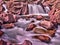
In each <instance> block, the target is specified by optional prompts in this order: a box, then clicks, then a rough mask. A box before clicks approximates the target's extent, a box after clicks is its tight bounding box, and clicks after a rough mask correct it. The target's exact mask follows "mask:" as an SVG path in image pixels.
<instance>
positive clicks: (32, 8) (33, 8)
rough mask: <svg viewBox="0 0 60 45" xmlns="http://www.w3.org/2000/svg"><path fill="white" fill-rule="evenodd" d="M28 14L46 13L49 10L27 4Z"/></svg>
mask: <svg viewBox="0 0 60 45" xmlns="http://www.w3.org/2000/svg"><path fill="white" fill-rule="evenodd" d="M28 8H29V14H40V13H43V14H45V13H48V11H49V10H50V9H49V7H44V8H43V6H42V5H37V4H28Z"/></svg>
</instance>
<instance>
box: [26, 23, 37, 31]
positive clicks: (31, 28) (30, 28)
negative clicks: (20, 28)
mask: <svg viewBox="0 0 60 45" xmlns="http://www.w3.org/2000/svg"><path fill="white" fill-rule="evenodd" d="M35 27H36V25H35V24H33V23H31V24H29V25H28V27H27V29H26V30H27V31H30V30H33V28H35Z"/></svg>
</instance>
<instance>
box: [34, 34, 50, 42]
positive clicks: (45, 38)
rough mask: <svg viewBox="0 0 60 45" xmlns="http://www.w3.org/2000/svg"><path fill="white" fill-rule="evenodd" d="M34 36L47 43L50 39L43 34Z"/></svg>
mask: <svg viewBox="0 0 60 45" xmlns="http://www.w3.org/2000/svg"><path fill="white" fill-rule="evenodd" d="M35 38H37V39H39V40H40V41H43V42H46V43H49V42H50V40H51V39H50V38H49V37H48V36H44V35H41V36H36V37H35Z"/></svg>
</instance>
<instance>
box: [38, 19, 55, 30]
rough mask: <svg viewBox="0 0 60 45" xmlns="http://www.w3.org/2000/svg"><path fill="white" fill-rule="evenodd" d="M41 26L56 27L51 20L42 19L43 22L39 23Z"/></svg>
mask: <svg viewBox="0 0 60 45" xmlns="http://www.w3.org/2000/svg"><path fill="white" fill-rule="evenodd" d="M39 25H40V26H42V27H44V28H46V29H53V28H54V24H53V23H52V22H51V21H46V20H44V21H41V23H40V24H39Z"/></svg>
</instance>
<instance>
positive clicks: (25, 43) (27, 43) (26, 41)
mask: <svg viewBox="0 0 60 45" xmlns="http://www.w3.org/2000/svg"><path fill="white" fill-rule="evenodd" d="M22 45H32V43H31V42H30V41H28V40H25V41H24V43H23V44H22Z"/></svg>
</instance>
